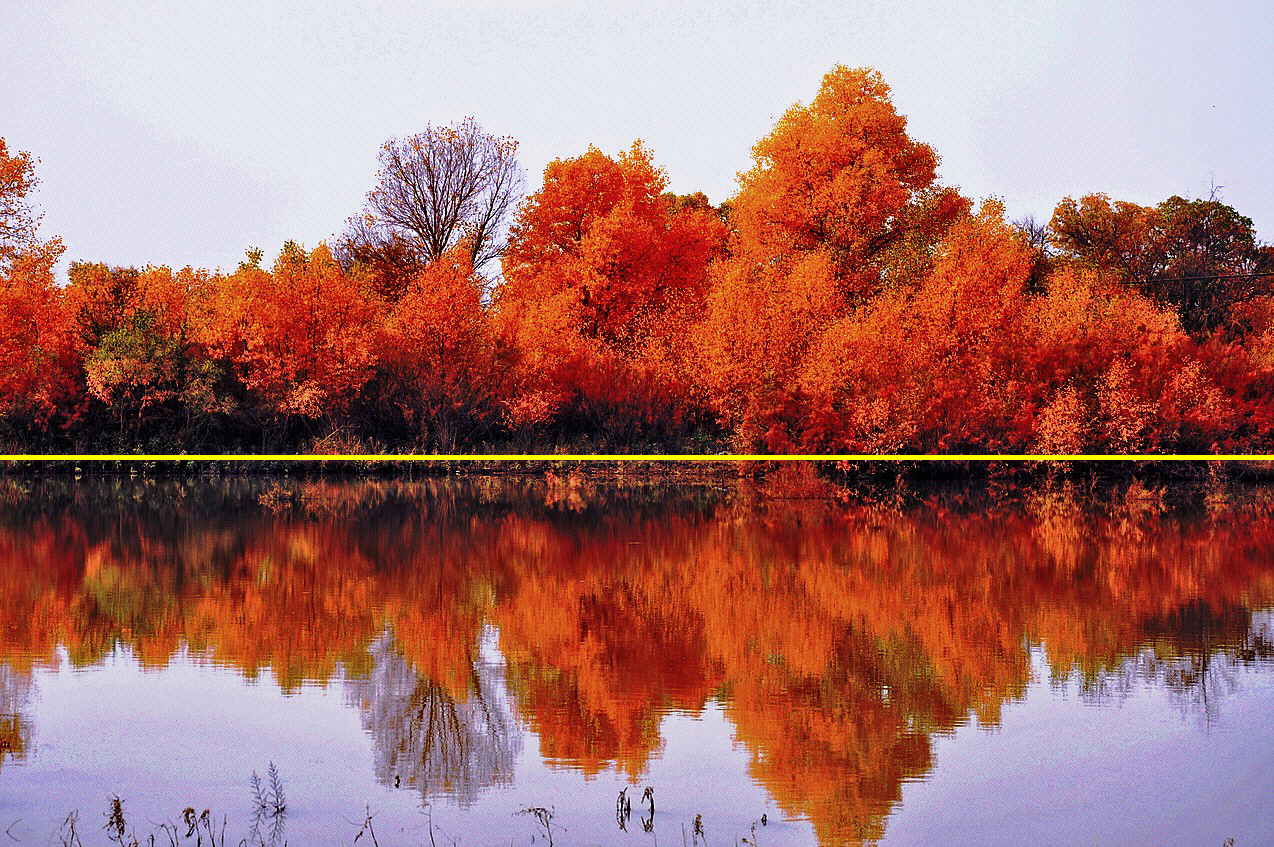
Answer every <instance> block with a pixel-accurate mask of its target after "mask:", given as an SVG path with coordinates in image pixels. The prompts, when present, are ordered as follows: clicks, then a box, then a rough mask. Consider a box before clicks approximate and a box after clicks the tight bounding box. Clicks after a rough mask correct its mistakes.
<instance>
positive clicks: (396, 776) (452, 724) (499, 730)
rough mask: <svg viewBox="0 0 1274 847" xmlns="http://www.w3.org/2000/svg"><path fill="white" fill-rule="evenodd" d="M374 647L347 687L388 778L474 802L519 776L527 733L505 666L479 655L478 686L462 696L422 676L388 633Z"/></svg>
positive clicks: (381, 776) (379, 774) (474, 682)
mask: <svg viewBox="0 0 1274 847" xmlns="http://www.w3.org/2000/svg"><path fill="white" fill-rule="evenodd" d="M370 653H371V656H372V670H371V673H370V674H369V675H368V676H367V677H366V678H364V679H354V680H350V681H348V682H347V683H346V688H347V691H348V696H349V698H350V700H351V701H352V702H353V703H355V704H356V705H357V706H358V708H359V710H360V711H361V712H362V716H363V726H364V728H365V729H366V730H367V731H368V733H369V734H370V735H371V737H372V744H373V749H374V755H375V768H376V778H377V779H378V780H380V782H381V783H383V784H385V785H393V786H396V787H410V788H415V789H416V790H418V791H419V792H420V794H421V797H422V798H423V799H426V800H427V799H429V798H432V797H437V796H439V795H446V796H449V797H453V798H455V799H456V800H457V801H458V802H459V803H460V804H461V805H469V804H471V803H473V802H474V801H475V800H477V798H478V794H479V792H481V790H482V789H484V788H487V787H489V786H492V785H500V784H506V783H508V782H510V781H511V780H512V778H513V763H514V760H515V759H516V758H517V755H518V752H519V751H520V750H521V747H522V736H521V731H520V728H519V727H518V725H517V722H516V720H515V719H514V717H513V714H512V712H511V710H510V708H509V704H508V701H507V699H506V697H505V695H504V692H503V687H504V686H503V683H502V678H501V677H502V672H503V669H502V668H501V667H500V666H499V665H497V664H495V663H493V662H491V661H487V660H477V661H474V662H473V663H472V664H471V665H470V681H471V687H470V689H469V691H468V692H466V694H465V695H464V696H463V698H462V699H457V698H456V697H455V696H453V694H452V692H451V691H449V690H448V688H447V687H446V686H443V685H440V684H439V683H437V682H435V681H433V680H430V679H428V678H426V677H424V676H422V675H421V673H420V672H419V670H418V669H417V668H416V667H415V666H414V665H413V664H412V663H411V662H409V661H408V660H407V659H406V658H405V657H404V656H403V655H402V652H401V651H400V650H399V649H398V647H397V645H396V644H395V642H394V640H393V637H392V636H391V635H389V634H388V633H386V634H385V635H382V636H381V637H379V638H377V639H376V641H375V642H373V643H372V646H371V649H370Z"/></svg>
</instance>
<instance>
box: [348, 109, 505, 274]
mask: <svg viewBox="0 0 1274 847" xmlns="http://www.w3.org/2000/svg"><path fill="white" fill-rule="evenodd" d="M516 154H517V142H516V141H514V140H513V139H512V138H507V137H498V136H495V135H491V134H490V133H488V132H486V131H484V130H483V129H482V127H480V126H479V125H478V124H477V122H476V121H474V120H473V118H466V119H465V120H463V121H461V122H460V123H458V124H454V125H452V126H448V127H435V126H432V125H430V126H428V127H426V128H425V131H424V132H422V133H419V134H417V135H413V136H410V137H408V138H403V139H394V138H391V139H390V140H389V141H387V142H385V144H384V146H383V147H381V150H380V159H379V161H380V170H379V171H378V172H377V175H376V187H375V188H373V189H372V190H371V191H370V192H368V194H367V204H366V206H365V207H364V210H363V213H362V214H361V215H358V216H356V217H354V218H351V219H350V221H349V226H348V228H347V230H346V232H345V235H344V236H343V237H342V238H341V240H340V243H339V245H338V250H339V253H340V258H341V259H342V260H343V261H344V262H345V263H347V264H349V263H353V262H360V261H361V262H365V263H367V264H370V265H372V266H374V267H375V268H376V269H377V270H378V271H380V272H381V273H382V274H387V275H391V276H397V277H400V278H401V277H403V276H409V275H411V274H412V273H413V272H414V271H417V270H419V269H420V268H423V267H424V266H425V265H427V264H428V263H429V262H431V261H433V260H434V259H437V258H438V257H439V256H441V255H442V254H443V253H445V252H446V251H447V250H450V249H452V248H454V247H457V246H460V245H464V246H465V247H466V249H468V250H469V251H470V252H471V254H472V257H473V265H474V267H475V268H477V269H479V270H480V269H482V267H483V266H484V265H486V264H487V263H489V262H490V261H492V260H493V259H498V258H499V257H500V256H501V255H502V254H503V253H504V247H505V242H504V237H503V236H504V224H505V222H506V221H507V219H508V217H509V215H510V214H511V213H512V211H513V208H514V206H515V205H516V204H517V202H518V200H519V199H520V197H521V196H522V191H523V187H524V185H525V176H524V174H523V171H522V168H521V166H520V165H518V162H517V157H516Z"/></svg>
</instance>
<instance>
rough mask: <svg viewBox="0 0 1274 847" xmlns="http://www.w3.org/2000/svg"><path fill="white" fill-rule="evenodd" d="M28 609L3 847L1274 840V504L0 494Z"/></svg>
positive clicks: (8, 698) (418, 493) (580, 492)
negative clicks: (119, 820) (211, 842)
mask: <svg viewBox="0 0 1274 847" xmlns="http://www.w3.org/2000/svg"><path fill="white" fill-rule="evenodd" d="M0 600H2V601H3V613H2V614H3V617H2V619H0V831H3V832H4V834H0V845H3V844H5V843H16V844H32V845H48V844H63V843H74V842H73V841H71V842H68V835H69V830H70V828H71V826H72V825H74V827H75V829H76V834H75V836H74V837H78V838H79V839H81V840H82V842H83V844H84V845H88V846H89V847H91V845H95V844H107V843H109V842H108V838H110V837H112V836H113V835H115V834H117V831H115V830H112V829H111V828H109V827H108V826H107V824H108V823H109V819H108V814H109V813H110V811H111V798H112V797H113V796H118V797H119V798H121V799H122V811H123V813H124V818H125V820H126V829H125V832H124V836H123V838H124V842H125V844H129V843H131V838H132V836H133V834H135V835H136V837H137V839H138V840H139V842H140V843H141V844H142V845H146V844H147V843H148V839H149V837H150V836H152V835H154V836H155V839H156V841H155V843H156V844H159V845H170V844H172V843H178V844H182V845H184V844H191V845H194V844H195V843H196V841H197V840H198V841H199V842H200V843H207V841H208V835H207V831H206V827H204V828H200V827H199V824H198V814H199V813H200V812H202V810H204V809H209V810H210V815H209V818H208V819H209V820H210V821H216V822H217V826H216V831H217V834H218V835H220V831H221V825H222V822H223V821H224V826H225V838H226V839H227V841H226V842H225V843H227V844H229V845H236V844H239V843H240V841H241V840H243V839H246V840H247V841H248V842H249V843H250V844H264V845H282V844H283V843H284V842H285V841H286V842H287V843H289V844H292V845H309V844H351V843H352V842H354V840H355V838H356V836H358V837H360V840H364V841H366V843H370V834H368V833H366V832H364V833H363V835H362V836H360V835H359V834H360V829H361V828H362V827H363V826H364V822H365V820H366V818H367V816H368V814H369V813H370V814H372V816H373V817H372V824H373V826H374V830H375V835H376V839H377V843H378V844H379V845H381V847H395V846H396V845H425V844H430V842H431V838H430V836H431V826H432V827H433V829H432V835H433V840H434V842H435V843H436V844H439V845H442V844H460V845H487V844H489V845H507V844H510V843H512V844H520V845H525V844H532V843H534V844H537V845H538V844H544V843H547V839H546V837H545V836H546V834H545V829H544V825H543V823H542V822H541V820H540V819H538V818H537V816H536V815H535V814H518V812H519V811H520V810H525V809H528V808H532V807H541V808H543V809H544V810H545V812H543V813H542V816H543V817H547V816H548V815H551V818H549V819H548V825H549V827H550V828H551V833H552V840H553V843H554V844H558V845H572V844H578V845H593V844H617V845H647V844H650V845H657V844H664V845H679V844H683V843H684V844H686V845H689V844H692V843H693V844H705V845H708V844H710V845H732V844H736V843H738V844H743V843H744V841H743V839H747V841H748V843H750V844H758V845H761V847H770V845H776V847H777V845H812V844H826V845H833V844H864V843H882V844H886V845H892V844H898V845H910V844H916V845H928V844H976V845H997V844H1005V845H1008V844H1013V845H1017V844H1031V845H1051V844H1066V845H1072V844H1083V845H1091V844H1098V845H1114V844H1119V845H1124V844H1164V845H1177V844H1180V845H1213V846H1214V847H1221V845H1222V843H1223V842H1224V841H1225V840H1226V839H1227V838H1234V839H1235V844H1236V847H1247V845H1260V844H1271V843H1274V808H1272V807H1271V804H1270V802H1269V800H1270V798H1271V797H1274V768H1271V767H1270V764H1271V762H1272V761H1274V612H1272V611H1271V610H1272V609H1274V490H1263V489H1247V490H1238V489H1235V490H1228V491H1213V492H1212V493H1211V494H1205V493H1204V492H1202V491H1197V492H1184V493H1181V492H1168V496H1166V497H1164V496H1158V495H1155V494H1154V493H1152V494H1150V495H1146V494H1145V492H1144V491H1135V492H1133V494H1132V495H1125V494H1123V493H1120V492H1113V493H1112V492H1107V493H1104V494H1097V495H1093V494H1086V495H1080V494H1078V493H1076V492H1075V491H1073V490H1071V489H1069V488H1068V487H1066V486H1064V485H1056V486H1053V487H1051V488H1047V489H1041V490H1038V491H1034V492H1032V493H1026V494H1014V495H1013V496H1011V497H1002V498H993V497H989V496H983V495H972V494H968V493H967V492H962V491H960V490H955V489H945V490H943V491H930V492H923V491H922V492H920V493H919V494H916V495H904V494H890V495H888V496H885V495H881V496H878V497H875V498H861V499H860V498H851V500H850V502H848V503H836V504H834V505H833V504H824V503H818V502H801V501H791V500H776V499H763V498H760V497H759V496H757V494H756V492H755V491H753V490H752V489H750V488H748V487H746V486H745V487H741V488H738V489H735V488H733V487H731V488H730V489H729V490H722V489H720V488H715V487H710V486H703V487H688V486H687V487H680V488H669V489H660V488H657V487H652V486H648V485H636V484H630V485H625V484H622V482H621V483H615V484H611V485H605V486H602V485H593V484H588V483H585V484H583V485H579V486H577V487H570V486H568V485H564V484H552V485H550V484H547V483H546V482H545V481H544V480H542V479H536V480H519V479H513V480H509V479H498V478H489V479H488V478H469V479H462V480H460V481H450V482H446V481H430V482H421V483H388V482H321V481H318V482H315V481H310V482H287V483H278V482H273V481H269V480H254V479H241V478H239V479H229V480H218V481H207V482H177V481H166V480H159V481H144V480H129V479H127V478H119V479H105V480H102V479H98V480H84V481H81V482H79V483H76V482H72V481H70V480H46V481H41V482H15V481H0ZM272 766H273V769H274V774H275V775H276V777H277V778H276V779H272V778H271V773H270V769H271V767H272ZM254 775H255V776H254ZM647 787H650V788H651V789H653V800H654V813H653V816H652V815H651V813H650V804H649V802H647V801H646V800H644V799H643V795H644V793H645V789H646V788H647ZM279 788H281V789H282V793H283V797H281V798H278V801H277V802H276V798H275V796H274V795H275V793H276V790H277V789H279ZM621 790H622V791H624V792H625V795H624V796H625V797H626V798H627V801H628V803H629V804H630V805H629V808H628V809H626V810H625V809H624V808H622V807H620V806H618V805H617V801H618V800H619V799H620V792H621ZM187 807H189V808H191V809H192V810H193V811H194V818H193V820H194V822H195V824H196V826H195V831H194V832H193V833H192V832H191V829H190V827H189V826H188V824H187V823H186V822H184V821H183V810H184V809H186V808H187ZM625 811H626V812H627V813H626V814H625ZM73 813H78V817H76V816H75V815H74V814H73ZM696 822H697V824H696ZM165 824H167V825H169V826H170V828H169V829H163V828H161V826H162V825H165ZM219 844H220V842H218V845H219Z"/></svg>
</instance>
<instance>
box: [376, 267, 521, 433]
mask: <svg viewBox="0 0 1274 847" xmlns="http://www.w3.org/2000/svg"><path fill="white" fill-rule="evenodd" d="M485 287H486V281H485V280H484V279H483V278H482V277H481V276H480V275H479V274H478V273H477V272H476V271H475V270H474V268H473V264H472V261H471V254H470V252H469V251H468V250H467V249H464V248H463V247H460V248H453V249H452V250H449V251H448V252H446V253H444V254H443V255H442V256H441V257H440V258H438V259H436V260H435V261H433V262H431V263H430V264H429V265H428V266H426V267H425V269H424V270H422V271H421V272H420V273H418V274H417V275H416V276H415V278H414V279H412V281H411V282H410V283H409V284H408V286H407V289H406V291H405V292H404V293H403V295H402V296H401V298H399V300H398V302H396V303H394V304H393V307H392V308H391V310H390V312H389V315H388V318H387V320H386V322H385V326H384V340H383V342H382V343H383V350H382V353H381V360H382V369H383V371H384V372H385V373H386V374H387V375H388V385H387V386H386V389H385V390H386V392H387V393H388V395H389V399H390V402H391V403H393V404H394V405H395V406H397V408H398V409H399V410H400V412H401V413H402V415H403V416H404V417H405V418H406V420H407V421H408V423H409V425H410V426H411V428H412V429H413V431H414V432H415V433H416V437H417V439H418V441H419V443H421V444H426V443H432V444H434V445H436V446H438V447H440V448H442V449H451V448H453V447H454V446H455V445H456V442H457V441H458V440H461V439H465V438H472V437H475V436H479V435H481V434H482V433H484V432H486V431H487V430H489V429H490V428H491V427H492V426H493V425H494V424H495V423H496V422H497V421H498V417H499V407H498V401H499V399H500V395H499V389H500V376H501V375H500V372H499V370H498V368H499V364H500V362H499V355H498V352H497V349H496V340H495V335H494V330H493V327H492V324H491V316H490V314H489V313H488V311H487V309H486V307H485V306H484V305H483V302H482V295H483V291H484V289H485Z"/></svg>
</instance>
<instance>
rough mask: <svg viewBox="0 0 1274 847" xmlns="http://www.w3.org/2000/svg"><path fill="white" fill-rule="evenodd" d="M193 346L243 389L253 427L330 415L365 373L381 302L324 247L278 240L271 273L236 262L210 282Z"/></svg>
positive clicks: (371, 360) (371, 361)
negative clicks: (237, 265) (202, 324)
mask: <svg viewBox="0 0 1274 847" xmlns="http://www.w3.org/2000/svg"><path fill="white" fill-rule="evenodd" d="M212 288H213V290H212V291H211V292H210V294H209V297H208V300H209V312H208V321H207V323H206V325H205V327H206V328H205V330H204V332H203V334H202V335H201V338H200V341H201V344H203V345H204V347H205V348H206V349H207V350H208V355H209V356H210V357H211V358H213V359H215V360H218V361H223V362H226V363H227V364H228V366H229V367H230V368H231V369H232V371H233V373H234V375H235V377H236V378H237V379H238V380H239V382H240V383H241V384H242V385H243V386H244V388H245V390H246V392H247V394H248V397H249V401H250V403H251V405H252V409H253V414H254V415H255V416H256V419H257V421H258V422H259V423H260V424H262V425H267V426H270V427H275V428H277V430H278V433H280V434H282V435H286V430H287V423H288V420H289V419H290V418H293V417H295V418H298V419H301V420H307V421H311V422H314V421H319V420H329V421H330V420H332V419H333V417H334V416H336V415H339V413H340V412H342V411H343V410H344V409H346V408H348V406H349V404H350V402H351V401H352V400H353V398H354V397H355V396H356V395H357V393H358V391H359V390H360V389H361V388H362V386H363V385H364V384H365V383H366V382H367V380H368V379H369V378H370V377H371V375H372V372H373V369H374V367H375V365H376V362H377V357H376V331H377V326H378V324H379V322H380V320H381V319H382V313H383V309H382V305H381V302H380V300H379V298H378V297H377V296H376V295H375V293H374V292H372V291H371V290H370V288H369V286H368V284H367V282H366V279H365V277H364V276H363V275H362V274H361V273H360V272H358V271H354V272H349V273H347V272H346V271H344V270H342V269H341V267H340V265H339V264H337V262H336V260H335V259H334V258H333V257H332V253H331V252H330V251H329V250H328V249H327V247H325V246H322V245H320V246H319V247H318V248H316V249H315V250H313V251H311V252H307V251H306V250H305V249H304V248H302V247H301V246H300V245H298V244H296V243H294V242H290V241H289V242H288V243H287V244H285V245H284V248H283V250H282V251H281V252H280V253H279V257H278V259H277V260H276V261H275V263H274V267H273V269H271V270H269V271H267V270H264V269H262V268H260V267H257V266H256V265H255V264H252V263H246V264H244V265H243V266H241V267H240V268H239V269H238V270H237V271H235V273H233V274H230V275H229V276H226V277H221V278H218V279H216V280H214V281H213V286H212Z"/></svg>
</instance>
